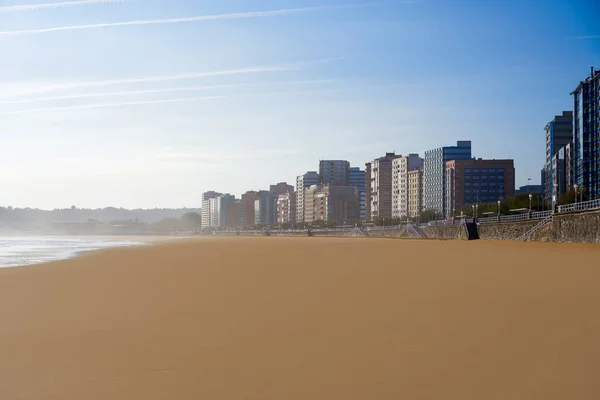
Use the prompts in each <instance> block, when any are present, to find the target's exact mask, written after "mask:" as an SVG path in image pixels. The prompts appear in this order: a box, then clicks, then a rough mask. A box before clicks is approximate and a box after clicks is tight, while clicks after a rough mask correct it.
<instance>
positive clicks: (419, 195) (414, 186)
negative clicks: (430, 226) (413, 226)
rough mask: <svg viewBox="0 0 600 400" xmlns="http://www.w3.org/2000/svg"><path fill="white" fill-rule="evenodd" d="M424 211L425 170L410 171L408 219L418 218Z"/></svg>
mask: <svg viewBox="0 0 600 400" xmlns="http://www.w3.org/2000/svg"><path fill="white" fill-rule="evenodd" d="M422 210H423V168H419V169H415V170H412V171H408V217H409V218H415V217H418V216H419V215H420V213H421V211H422Z"/></svg>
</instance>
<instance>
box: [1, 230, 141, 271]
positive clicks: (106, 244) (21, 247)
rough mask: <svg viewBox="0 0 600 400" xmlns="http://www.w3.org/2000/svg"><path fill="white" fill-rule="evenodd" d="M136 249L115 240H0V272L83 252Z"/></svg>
mask: <svg viewBox="0 0 600 400" xmlns="http://www.w3.org/2000/svg"><path fill="white" fill-rule="evenodd" d="M139 245H141V243H138V242H134V241H129V240H118V239H114V240H113V239H94V238H62V237H0V268H2V267H19V266H25V265H32V264H40V263H45V262H50V261H56V260H64V259H67V258H71V257H75V256H76V255H77V254H78V253H81V252H84V251H91V250H100V249H106V248H111V247H127V246H139Z"/></svg>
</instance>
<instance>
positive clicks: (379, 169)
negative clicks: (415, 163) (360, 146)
mask: <svg viewBox="0 0 600 400" xmlns="http://www.w3.org/2000/svg"><path fill="white" fill-rule="evenodd" d="M398 157H400V156H397V155H396V154H395V153H386V154H385V156H384V157H380V158H376V159H375V160H373V161H372V162H371V163H368V164H367V169H369V167H370V169H371V181H370V187H371V190H370V192H368V193H367V196H369V197H367V202H369V204H370V211H371V215H370V220H371V221H372V220H374V219H375V218H391V217H392V162H393V161H394V160H395V159H396V158H398ZM369 164H370V165H369Z"/></svg>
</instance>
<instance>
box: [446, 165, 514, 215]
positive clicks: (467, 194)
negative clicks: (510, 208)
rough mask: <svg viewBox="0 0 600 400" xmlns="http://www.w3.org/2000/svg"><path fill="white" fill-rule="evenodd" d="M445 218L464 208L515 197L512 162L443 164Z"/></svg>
mask: <svg viewBox="0 0 600 400" xmlns="http://www.w3.org/2000/svg"><path fill="white" fill-rule="evenodd" d="M445 192H446V202H445V203H446V204H445V206H444V208H445V209H446V210H448V215H455V213H456V210H459V209H461V208H462V207H464V206H465V205H471V204H481V203H495V202H497V201H498V200H504V199H506V198H508V197H511V196H513V195H514V194H515V165H514V161H513V160H483V159H481V158H479V159H477V160H475V159H473V160H451V161H448V162H447V163H446V190H445Z"/></svg>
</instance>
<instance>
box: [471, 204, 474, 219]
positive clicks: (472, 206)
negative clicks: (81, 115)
mask: <svg viewBox="0 0 600 400" xmlns="http://www.w3.org/2000/svg"><path fill="white" fill-rule="evenodd" d="M471 208H472V209H473V222H475V205H474V204H471Z"/></svg>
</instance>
